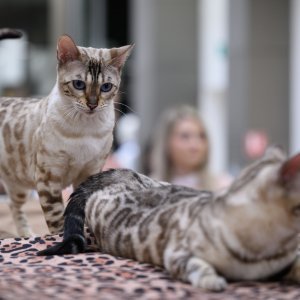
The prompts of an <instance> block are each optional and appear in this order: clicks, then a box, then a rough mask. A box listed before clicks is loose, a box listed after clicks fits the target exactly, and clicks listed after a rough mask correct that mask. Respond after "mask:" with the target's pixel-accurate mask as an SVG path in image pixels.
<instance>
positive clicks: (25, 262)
mask: <svg viewBox="0 0 300 300" xmlns="http://www.w3.org/2000/svg"><path fill="white" fill-rule="evenodd" d="M61 240H62V237H61V236H58V235H57V236H46V237H43V238H41V237H36V238H30V239H29V238H23V239H21V238H15V239H3V240H0V262H1V267H0V299H1V300H8V299H23V300H27V299H28V300H35V299H36V300H41V299H42V300H47V299H57V300H59V299H61V300H63V299H72V300H75V299H81V300H82V299H85V300H88V299H101V300H106V299H107V300H114V299H122V300H126V299H143V300H147V299H166V300H167V299H172V300H174V299H184V300H194V299H201V300H206V299H210V300H218V299H219V300H221V299H222V300H224V299H225V300H226V299H264V300H266V299H272V300H274V299H300V289H299V287H298V286H295V285H290V284H287V283H276V282H273V283H256V282H248V283H234V284H230V285H229V287H228V289H227V290H226V291H225V292H223V293H220V294H213V293H207V292H204V291H203V290H200V289H196V288H193V287H192V286H190V285H188V284H185V283H183V282H180V281H176V280H173V279H172V278H171V277H170V276H169V275H168V274H167V272H165V271H164V270H162V269H160V268H157V267H153V266H150V265H148V264H141V263H138V262H136V261H133V260H129V259H124V258H119V257H113V256H110V255H107V254H102V253H99V252H87V253H84V254H78V255H63V256H48V257H40V256H37V255H36V252H37V251H39V250H42V249H44V248H45V247H46V246H47V245H53V244H54V243H56V242H58V241H61ZM88 242H89V245H90V246H91V247H92V246H93V240H92V239H91V238H89V239H88Z"/></svg>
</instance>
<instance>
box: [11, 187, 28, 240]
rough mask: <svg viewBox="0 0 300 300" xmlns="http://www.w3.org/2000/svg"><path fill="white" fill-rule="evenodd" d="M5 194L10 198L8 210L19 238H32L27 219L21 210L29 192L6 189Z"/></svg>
mask: <svg viewBox="0 0 300 300" xmlns="http://www.w3.org/2000/svg"><path fill="white" fill-rule="evenodd" d="M7 193H8V196H9V198H10V203H9V206H10V210H11V213H12V217H13V220H14V222H15V224H16V227H17V232H18V235H19V236H22V237H30V236H34V233H33V232H32V230H31V228H30V226H29V224H28V221H27V218H26V216H25V214H24V212H23V210H22V207H23V205H24V203H25V202H26V201H27V199H28V198H29V195H30V191H28V190H25V189H24V190H23V189H13V188H7Z"/></svg>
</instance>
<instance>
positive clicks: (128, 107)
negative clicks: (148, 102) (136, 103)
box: [114, 101, 137, 114]
mask: <svg viewBox="0 0 300 300" xmlns="http://www.w3.org/2000/svg"><path fill="white" fill-rule="evenodd" d="M114 102H115V103H116V104H120V105H123V106H125V107H126V108H128V109H129V110H130V111H131V112H133V113H135V114H137V112H136V111H134V110H133V109H132V108H131V107H130V106H128V105H127V104H124V103H122V102H118V101H114Z"/></svg>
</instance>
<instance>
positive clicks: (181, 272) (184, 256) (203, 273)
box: [164, 250, 227, 292]
mask: <svg viewBox="0 0 300 300" xmlns="http://www.w3.org/2000/svg"><path fill="white" fill-rule="evenodd" d="M164 261H165V263H164V265H165V267H166V269H167V270H168V271H169V272H170V273H171V275H172V276H174V277H175V278H178V279H181V280H183V281H186V282H190V283H191V284H192V285H193V286H195V287H200V288H203V289H205V290H208V291H214V292H220V291H222V290H224V289H225V288H226V286H227V282H226V280H225V278H223V277H221V276H219V275H218V274H217V272H216V270H215V269H214V268H213V266H211V265H210V264H209V263H208V262H206V261H205V260H203V259H201V258H198V257H196V256H193V255H192V254H191V253H189V252H185V251H184V250H182V251H178V250H177V251H176V252H175V251H174V252H173V251H171V252H169V253H168V252H167V255H165V260H164Z"/></svg>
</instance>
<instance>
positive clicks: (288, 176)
mask: <svg viewBox="0 0 300 300" xmlns="http://www.w3.org/2000/svg"><path fill="white" fill-rule="evenodd" d="M279 180H280V183H281V184H282V185H284V186H293V185H295V184H296V182H295V181H298V180H300V153H298V154H297V155H295V156H293V157H291V158H290V159H288V160H287V161H286V162H285V163H284V164H283V165H282V167H281V169H280V171H279ZM297 186H298V184H297Z"/></svg>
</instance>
